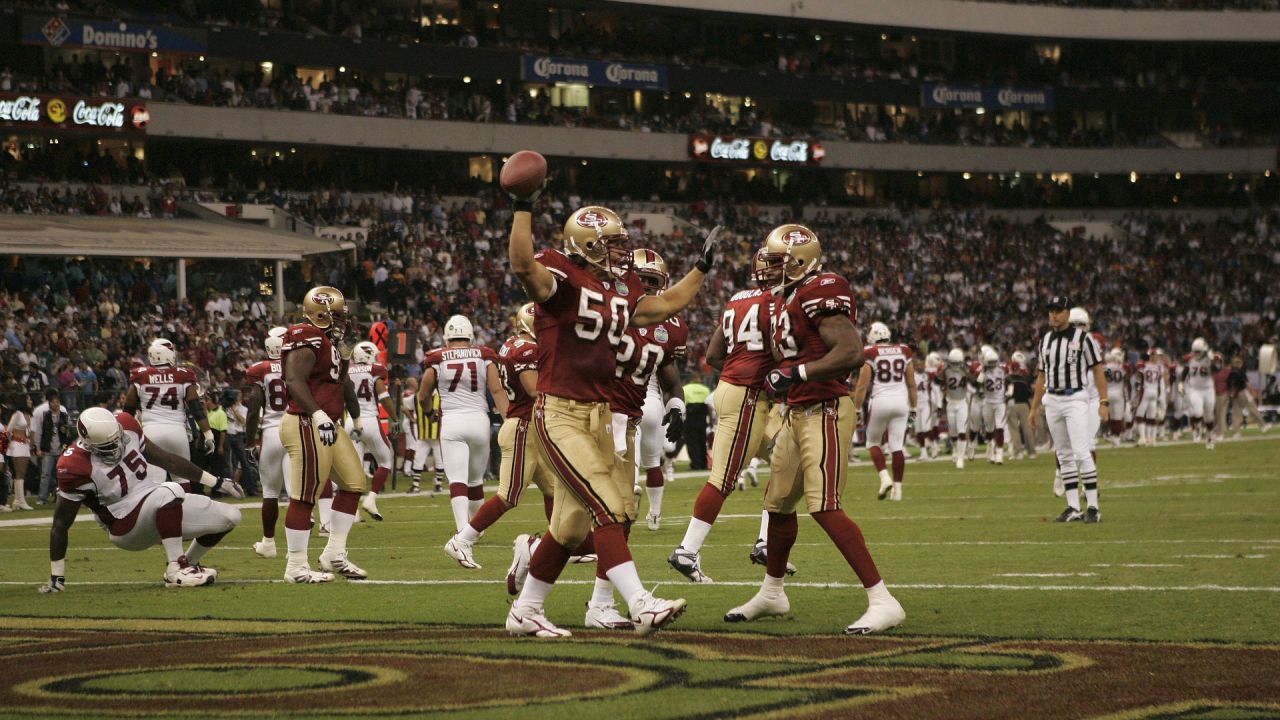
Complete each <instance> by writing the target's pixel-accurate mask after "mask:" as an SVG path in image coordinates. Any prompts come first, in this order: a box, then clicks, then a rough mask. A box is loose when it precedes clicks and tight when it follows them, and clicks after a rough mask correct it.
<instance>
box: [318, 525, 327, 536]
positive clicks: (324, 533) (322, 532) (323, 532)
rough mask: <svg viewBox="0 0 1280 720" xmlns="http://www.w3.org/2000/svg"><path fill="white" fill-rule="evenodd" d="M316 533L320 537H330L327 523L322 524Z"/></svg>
mask: <svg viewBox="0 0 1280 720" xmlns="http://www.w3.org/2000/svg"><path fill="white" fill-rule="evenodd" d="M316 535H319V536H320V537H329V526H328V525H327V524H325V523H321V524H320V529H319V530H317V531H316Z"/></svg>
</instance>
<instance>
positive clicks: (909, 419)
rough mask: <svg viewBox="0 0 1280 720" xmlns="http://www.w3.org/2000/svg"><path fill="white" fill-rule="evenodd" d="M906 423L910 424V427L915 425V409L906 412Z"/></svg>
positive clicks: (917, 430)
mask: <svg viewBox="0 0 1280 720" xmlns="http://www.w3.org/2000/svg"><path fill="white" fill-rule="evenodd" d="M907 424H908V425H910V426H911V427H915V426H916V411H915V410H912V411H911V412H909V413H907ZM916 432H919V428H917V429H916Z"/></svg>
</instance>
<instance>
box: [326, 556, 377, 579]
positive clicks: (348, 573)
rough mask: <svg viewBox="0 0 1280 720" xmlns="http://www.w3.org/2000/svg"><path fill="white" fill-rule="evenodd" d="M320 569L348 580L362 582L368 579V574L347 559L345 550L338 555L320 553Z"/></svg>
mask: <svg viewBox="0 0 1280 720" xmlns="http://www.w3.org/2000/svg"><path fill="white" fill-rule="evenodd" d="M320 569H321V570H324V571H325V572H331V573H333V574H335V575H341V576H342V577H344V578H346V579H348V580H364V579H366V578H368V577H369V573H367V572H365V571H364V570H361V569H360V567H359V566H357V565H356V564H355V563H353V562H351V561H350V560H348V559H347V552H346V551H345V550H344V551H342V552H340V553H327V552H322V553H320Z"/></svg>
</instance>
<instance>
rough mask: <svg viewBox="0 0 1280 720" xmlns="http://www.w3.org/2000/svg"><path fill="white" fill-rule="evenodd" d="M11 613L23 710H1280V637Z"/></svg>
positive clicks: (2, 693)
mask: <svg viewBox="0 0 1280 720" xmlns="http://www.w3.org/2000/svg"><path fill="white" fill-rule="evenodd" d="M65 627H66V626H65V621H52V620H47V619H36V618H0V663H3V665H4V667H5V668H6V672H5V673H4V674H3V676H0V708H4V711H3V713H4V714H5V715H15V714H16V715H43V716H49V715H70V714H77V715H81V716H101V717H112V716H126V715H127V716H131V717H174V716H183V715H201V716H208V715H235V716H241V717H258V716H263V717H265V716H274V715H282V714H290V715H298V716H306V715H312V714H323V715H326V716H333V715H337V716H341V715H360V716H364V717H370V716H382V715H387V716H390V715H407V714H428V713H429V714H448V715H450V716H454V717H477V718H479V717H485V718H501V717H508V716H512V717H515V716H518V717H522V718H536V717H552V716H558V717H561V718H562V717H563V716H564V714H565V713H566V712H572V713H574V714H575V715H576V716H578V717H610V716H612V717H630V716H636V715H637V714H643V715H644V716H645V717H649V718H684V717H688V718H692V717H710V716H734V717H748V716H763V715H773V716H777V715H786V716H788V717H805V716H812V717H864V716H865V717H884V716H893V717H908V716H912V717H923V716H933V717H957V716H974V717H986V718H1005V717H1007V718H1014V717H1052V716H1058V715H1061V714H1062V712H1063V711H1064V710H1065V709H1066V708H1067V707H1070V706H1072V705H1075V704H1077V703H1083V704H1084V705H1086V706H1087V711H1086V712H1085V714H1086V715H1089V716H1113V717H1126V718H1129V717H1152V716H1157V715H1158V716H1160V717H1186V718H1191V717H1199V716H1201V715H1203V714H1206V713H1211V711H1213V710H1214V709H1220V708H1232V712H1233V713H1239V714H1241V716H1248V715H1251V714H1260V715H1271V716H1274V715H1275V714H1277V713H1280V646H1272V645H1266V646H1263V645H1225V644H1189V643H1127V642H1113V641H1097V642H1090V641H1065V640H1064V641H1026V640H993V639H973V638H932V637H892V636H879V637H869V638H856V639H851V638H844V637H838V636H803V637H797V636H769V635H758V634H743V633H701V632H672V633H667V634H665V635H661V636H659V637H658V638H655V639H652V640H649V641H638V640H636V639H635V638H633V637H632V636H630V635H626V636H619V635H610V634H603V633H587V632H584V633H582V634H581V635H580V636H576V637H575V638H574V639H573V640H571V641H555V642H539V641H532V640H514V639H511V638H508V637H506V636H505V635H504V634H502V633H500V632H497V631H491V630H488V629H475V628H431V627H424V626H391V625H385V626H360V625H344V626H342V627H341V629H337V630H327V629H322V628H321V627H320V626H319V625H311V624H302V623H293V622H252V623H236V622H232V621H205V622H201V623H199V627H200V628H201V631H200V632H195V631H192V630H184V629H183V626H182V625H181V624H180V623H178V622H177V621H136V620H91V621H83V622H80V623H78V627H77V629H74V630H68V629H65Z"/></svg>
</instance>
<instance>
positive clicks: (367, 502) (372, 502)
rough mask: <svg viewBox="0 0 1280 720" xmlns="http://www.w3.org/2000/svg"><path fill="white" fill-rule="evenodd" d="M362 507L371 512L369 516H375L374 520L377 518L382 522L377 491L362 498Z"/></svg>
mask: <svg viewBox="0 0 1280 720" xmlns="http://www.w3.org/2000/svg"><path fill="white" fill-rule="evenodd" d="M360 509H361V510H364V511H365V512H367V513H369V517H371V518H373V519H374V520H377V521H378V522H382V513H380V512H378V494H377V493H372V492H371V493H367V494H366V495H365V496H364V497H363V498H361V500H360Z"/></svg>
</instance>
